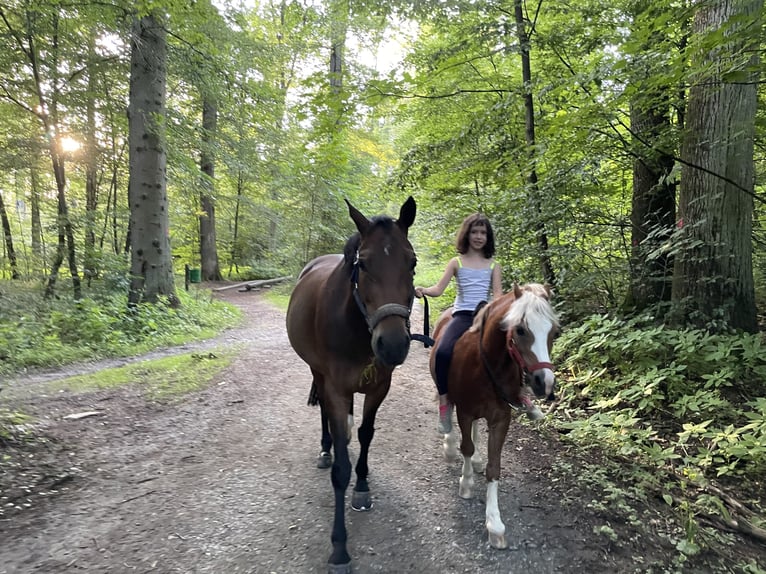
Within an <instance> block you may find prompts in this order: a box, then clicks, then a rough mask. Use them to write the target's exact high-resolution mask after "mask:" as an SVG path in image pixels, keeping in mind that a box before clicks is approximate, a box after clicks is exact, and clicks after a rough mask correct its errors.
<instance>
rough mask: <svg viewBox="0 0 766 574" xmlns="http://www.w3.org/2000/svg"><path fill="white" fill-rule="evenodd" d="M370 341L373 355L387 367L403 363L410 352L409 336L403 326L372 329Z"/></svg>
mask: <svg viewBox="0 0 766 574" xmlns="http://www.w3.org/2000/svg"><path fill="white" fill-rule="evenodd" d="M371 343H372V352H373V353H375V357H376V358H377V359H378V360H379V361H380V362H381V363H383V364H384V365H387V366H389V367H396V366H397V365H401V364H402V363H404V360H405V359H406V358H407V354H408V353H409V352H410V337H409V334H408V333H407V330H406V329H405V328H402V329H383V328H376V329H373V331H372V341H371Z"/></svg>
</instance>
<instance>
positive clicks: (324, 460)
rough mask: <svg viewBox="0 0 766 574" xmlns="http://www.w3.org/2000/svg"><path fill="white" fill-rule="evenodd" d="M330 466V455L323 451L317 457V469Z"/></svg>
mask: <svg viewBox="0 0 766 574" xmlns="http://www.w3.org/2000/svg"><path fill="white" fill-rule="evenodd" d="M331 466H332V455H331V454H330V453H329V452H327V451H326V450H323V451H322V452H320V453H319V456H318V457H317V468H330V467H331Z"/></svg>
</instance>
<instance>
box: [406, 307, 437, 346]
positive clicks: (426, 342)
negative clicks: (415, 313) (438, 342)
mask: <svg viewBox="0 0 766 574" xmlns="http://www.w3.org/2000/svg"><path fill="white" fill-rule="evenodd" d="M423 315H424V316H423V334H422V335H418V334H417V333H416V334H414V335H410V339H412V340H413V341H420V342H421V343H423V347H425V348H426V349H427V348H428V347H433V346H434V340H433V339H432V338H431V337H430V336H429V335H428V328H429V326H430V321H429V320H428V298H427V297H426V296H425V295H423Z"/></svg>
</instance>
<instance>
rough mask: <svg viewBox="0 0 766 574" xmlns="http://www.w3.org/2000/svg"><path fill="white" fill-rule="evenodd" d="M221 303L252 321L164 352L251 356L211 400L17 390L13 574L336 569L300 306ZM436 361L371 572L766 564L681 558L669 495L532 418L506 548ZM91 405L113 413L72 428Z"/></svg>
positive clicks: (3, 559) (402, 387)
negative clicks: (289, 329)
mask: <svg viewBox="0 0 766 574" xmlns="http://www.w3.org/2000/svg"><path fill="white" fill-rule="evenodd" d="M207 287H210V285H207ZM215 296H216V297H221V298H223V299H225V300H227V301H229V302H231V303H232V304H234V305H237V306H238V307H240V308H241V309H242V310H243V312H244V313H245V315H246V321H245V323H244V324H243V325H242V326H240V327H236V328H233V329H231V330H229V331H227V332H225V333H224V334H222V335H221V336H220V337H218V338H216V339H213V340H210V341H207V342H205V343H202V344H196V345H188V346H185V347H182V348H177V349H169V350H165V351H162V352H161V353H154V354H152V355H150V356H149V358H151V357H155V356H159V355H162V354H170V353H189V352H198V351H199V350H200V349H205V350H206V352H207V351H208V350H209V351H210V352H213V353H214V352H215V350H216V349H227V350H232V349H234V350H236V358H235V359H234V360H233V362H232V364H231V365H230V367H229V368H228V369H227V370H225V371H224V372H221V373H220V374H219V375H218V376H217V377H216V379H215V380H214V381H213V382H212V383H211V384H210V385H209V386H208V387H207V388H205V389H204V390H202V391H198V392H195V393H191V394H188V395H185V396H184V397H183V398H181V399H179V400H174V401H169V402H152V401H149V400H147V399H146V398H145V397H144V395H143V394H142V393H141V390H140V389H137V388H133V387H132V386H127V387H122V388H119V389H110V390H101V391H91V392H82V393H73V392H55V393H54V392H51V391H50V387H49V386H48V385H49V383H50V382H51V381H53V380H55V379H60V378H62V377H65V376H69V375H72V374H76V373H81V372H97V371H98V370H100V369H107V368H110V367H113V366H116V365H120V364H124V362H125V361H124V360H123V361H105V362H100V363H95V364H90V365H80V366H72V367H70V368H67V369H65V370H63V371H56V372H47V373H38V374H36V375H26V376H24V377H21V378H18V379H15V380H12V381H6V382H5V383H3V384H2V386H3V387H4V388H3V390H2V392H1V393H0V401H2V402H0V408H2V407H5V408H9V409H12V410H14V409H18V410H21V411H23V412H26V413H29V414H31V415H33V416H34V421H35V422H34V424H33V426H32V427H31V430H33V431H34V435H35V436H36V437H37V438H36V439H35V440H31V441H24V442H21V443H12V444H5V445H4V446H3V445H0V448H2V449H3V450H1V451H0V574H11V573H14V574H15V573H28V572H29V573H32V572H43V573H75V572H85V571H87V572H109V573H122V572H125V573H130V572H160V573H165V572H167V573H171V572H188V573H192V572H195V573H221V574H228V573H240V572H241V573H245V572H247V573H266V574H268V573H290V574H294V573H299V574H300V573H313V572H325V571H326V561H327V558H328V556H329V553H330V527H331V520H332V512H333V511H332V508H333V493H332V487H331V485H330V471H329V470H321V469H318V468H316V465H315V457H316V456H317V454H318V451H319V431H320V424H319V411H318V409H316V408H314V407H309V406H307V405H306V399H307V396H308V391H309V387H310V374H309V370H308V368H307V367H306V365H305V364H303V363H302V362H301V361H300V359H299V358H298V357H297V356H296V355H295V354H294V352H293V351H292V349H291V348H290V346H289V344H288V342H287V336H286V333H285V328H284V312H283V311H281V310H279V309H277V308H276V307H274V306H273V305H271V304H270V303H269V302H268V301H267V300H266V299H265V298H264V297H263V296H262V295H261V294H259V293H256V292H244V293H240V292H238V291H237V290H235V289H231V290H227V291H222V292H219V293H216V294H215ZM420 321H422V319H421V320H420ZM417 324H418V319H417V318H415V319H414V320H413V325H417ZM421 324H422V322H421ZM145 358H146V357H136V358H135V359H134V360H141V359H145ZM427 359H428V350H426V349H423V347H422V346H420V345H413V347H412V349H411V351H410V356H409V358H408V359H407V361H406V363H405V364H404V365H403V366H402V367H400V368H398V369H396V371H395V373H394V381H393V385H392V389H391V392H390V394H389V396H388V397H387V399H386V401H385V402H384V403H383V406H382V407H381V410H380V412H379V415H378V420H377V432H376V435H375V439H374V441H373V444H372V448H371V450H370V469H371V473H370V486H371V489H372V494H373V501H374V503H375V507H374V509H373V510H372V511H371V512H364V513H354V512H351V511H348V512H347V514H346V516H347V524H348V527H349V551H350V553H351V555H352V559H353V565H354V571H355V572H356V573H358V574H363V573H372V572H383V573H392V574H393V573H413V574H420V573H425V574H430V573H459V572H466V573H475V572H482V573H483V574H491V573H517V572H518V573H521V572H535V573H537V574H545V573H576V574H598V573H630V572H655V573H660V572H690V573H691V572H694V573H700V572H711V573H713V572H745V571H746V570H742V569H740V568H736V567H735V565H736V564H743V563H744V562H747V561H749V562H750V563H751V564H760V568H766V550H764V549H763V548H762V547H758V546H755V545H753V544H751V543H750V542H748V541H745V540H741V539H737V538H732V539H731V544H728V545H727V544H716V545H715V546H714V548H711V549H706V550H703V552H701V553H700V554H698V555H696V556H694V557H693V558H691V559H689V560H688V561H686V562H685V563H684V562H682V561H680V560H679V556H681V555H680V553H679V552H678V551H677V550H676V549H675V548H674V543H675V542H677V541H678V540H680V539H682V538H683V534H682V532H681V531H680V529H679V527H678V525H677V522H676V520H675V519H674V517H673V516H672V515H671V514H670V509H669V508H668V507H667V505H665V504H664V503H663V502H662V500H661V499H657V500H654V499H648V500H644V501H643V502H638V501H639V500H640V498H636V497H628V496H622V495H621V494H620V493H627V492H629V490H630V487H629V485H625V486H624V491H621V490H619V489H617V491H615V487H614V484H615V483H614V482H610V483H609V484H611V485H612V486H610V487H609V488H608V490H607V489H606V488H605V483H604V481H603V480H602V479H601V477H600V476H599V475H598V474H594V473H593V471H592V469H593V468H594V463H596V462H597V461H596V460H595V459H594V460H587V457H588V456H589V455H587V454H584V453H582V452H579V451H577V450H576V449H573V448H572V447H570V446H567V444H566V443H564V442H562V440H561V439H560V437H559V436H558V434H557V433H556V432H555V431H554V430H552V429H551V428H550V427H549V426H547V425H544V424H543V425H534V424H532V423H526V422H519V423H512V428H511V432H510V434H509V439H508V441H507V444H506V446H505V449H504V453H503V457H504V460H503V468H502V472H503V479H502V482H501V488H500V510H501V513H502V517H503V520H504V522H505V524H506V528H507V532H508V534H509V539H510V548H509V549H508V550H495V549H492V548H491V547H490V546H489V544H488V541H487V536H486V532H485V529H484V490H485V489H484V481H483V478H482V477H481V476H479V477H478V479H479V480H478V482H477V488H476V493H477V496H476V497H475V498H474V499H473V500H463V499H461V498H459V497H458V494H457V491H458V479H459V476H460V467H461V463H460V462H451V463H448V462H446V461H445V460H444V459H443V457H442V450H441V437H440V436H439V435H438V434H437V432H436V421H437V409H436V402H435V400H434V389H433V384H432V382H431V380H430V377H429V374H428V366H427ZM86 411H98V412H99V413H100V414H99V415H96V416H89V417H85V418H80V419H75V420H73V419H68V418H66V416H67V415H71V414H75V413H82V412H86ZM554 416H555V414H554ZM356 424H357V428H358V424H359V420H358V419H357V421H356ZM356 452H357V450H356V446H355V443H354V444H352V456H353V455H355V453H356ZM585 469H589V470H585ZM611 478H612V480H615V477H611ZM352 481H353V477H352ZM352 484H353V482H352ZM747 571H749V572H758V571H759V570H755V569H751V570H747Z"/></svg>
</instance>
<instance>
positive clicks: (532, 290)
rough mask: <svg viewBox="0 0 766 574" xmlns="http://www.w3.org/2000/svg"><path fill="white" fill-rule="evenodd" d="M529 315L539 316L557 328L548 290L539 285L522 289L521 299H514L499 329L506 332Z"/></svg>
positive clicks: (530, 284)
mask: <svg viewBox="0 0 766 574" xmlns="http://www.w3.org/2000/svg"><path fill="white" fill-rule="evenodd" d="M529 315H541V316H542V318H544V319H547V320H548V321H550V322H551V323H552V324H554V325H556V326H558V324H559V318H558V316H557V315H556V311H554V310H553V307H552V306H551V304H550V302H549V301H548V290H547V289H546V288H545V286H544V285H541V284H539V283H529V284H527V285H524V286H523V287H522V294H521V297H519V298H518V299H516V300H515V301H514V302H513V304H512V305H511V308H510V309H508V312H507V313H506V314H505V317H503V320H502V322H501V329H503V330H504V331H507V330H508V329H509V328H510V327H511V325H518V324H519V323H521V322H522V321H523V319H524V317H526V316H529Z"/></svg>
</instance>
